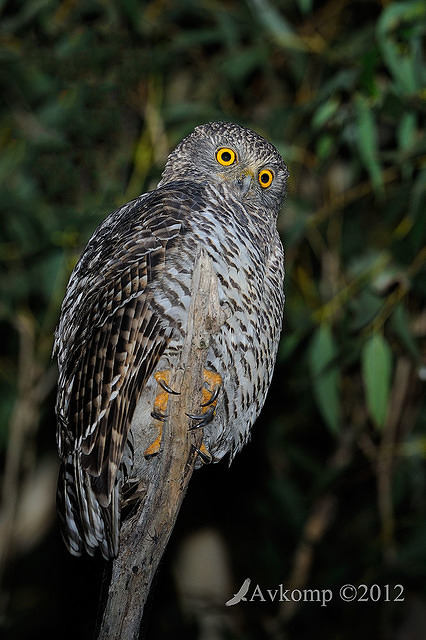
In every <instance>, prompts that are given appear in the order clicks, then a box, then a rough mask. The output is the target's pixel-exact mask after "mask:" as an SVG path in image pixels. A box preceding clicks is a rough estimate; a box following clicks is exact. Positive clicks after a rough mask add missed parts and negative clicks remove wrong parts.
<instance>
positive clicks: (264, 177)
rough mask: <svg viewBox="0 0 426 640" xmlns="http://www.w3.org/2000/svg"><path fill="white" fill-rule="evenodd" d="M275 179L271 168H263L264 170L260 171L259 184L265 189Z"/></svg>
mask: <svg viewBox="0 0 426 640" xmlns="http://www.w3.org/2000/svg"><path fill="white" fill-rule="evenodd" d="M273 179H274V172H273V171H271V170H270V169H262V171H259V176H258V180H259V184H260V186H261V187H263V188H264V189H266V187H269V186H270V185H271V184H272V180H273Z"/></svg>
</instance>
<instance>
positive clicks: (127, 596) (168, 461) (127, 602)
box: [98, 250, 225, 640]
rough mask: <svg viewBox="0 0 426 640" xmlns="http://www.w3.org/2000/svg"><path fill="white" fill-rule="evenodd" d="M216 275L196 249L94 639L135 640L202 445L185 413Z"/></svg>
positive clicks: (196, 388)
mask: <svg viewBox="0 0 426 640" xmlns="http://www.w3.org/2000/svg"><path fill="white" fill-rule="evenodd" d="M224 319H225V318H224V312H223V310H222V309H221V307H220V304H219V296H218V288H217V276H216V274H215V273H214V271H213V266H212V263H211V259H210V258H209V257H208V256H207V254H206V253H205V252H204V251H202V250H199V252H198V255H197V258H196V264H195V269H194V275H193V279H192V297H191V304H190V309H189V317H188V327H187V335H186V338H185V341H184V344H183V347H182V351H181V354H180V360H179V364H178V365H177V366H176V367H175V368H174V369H173V370H172V372H171V377H170V381H171V386H172V388H174V389H176V390H179V391H180V395H175V396H172V395H170V396H169V402H168V405H167V411H168V416H167V419H166V421H165V423H164V427H163V435H162V450H161V451H160V453H159V455H158V456H157V457H156V459H155V466H154V467H153V472H152V474H150V478H149V482H148V483H147V485H148V486H147V492H146V495H145V499H144V500H143V501H142V503H141V504H140V506H139V508H138V510H137V513H136V514H135V515H134V516H133V517H132V518H130V519H129V520H127V521H125V522H124V523H123V526H122V529H121V533H120V551H119V556H118V558H117V559H116V560H114V563H113V568H112V578H111V584H110V587H109V593H108V600H107V603H106V607H105V611H104V616H103V620H102V623H101V628H100V632H99V636H98V640H118V639H119V638H120V639H121V640H136V639H137V638H138V637H139V628H140V624H141V620H142V616H143V610H144V606H145V603H146V600H147V597H148V594H149V589H150V586H151V582H152V579H153V577H154V575H155V572H156V569H157V567H158V564H159V562H160V559H161V557H162V555H163V552H164V550H165V548H166V546H167V543H168V540H169V538H170V534H171V532H172V530H173V527H174V524H175V522H176V519H177V516H178V513H179V509H180V506H181V503H182V500H183V498H184V496H185V493H186V490H187V487H188V484H189V480H190V478H191V475H192V472H193V470H194V465H195V461H196V458H197V454H196V450H195V448H194V447H196V448H199V447H200V445H201V442H202V436H203V434H202V429H196V430H194V431H191V432H188V427H189V421H188V417H187V415H186V414H187V413H191V412H194V411H195V412H199V410H200V409H199V408H200V404H201V402H202V400H201V398H202V386H203V366H204V364H205V360H206V357H207V352H208V349H209V345H210V338H211V336H212V335H213V334H215V333H217V332H218V331H219V329H220V327H221V325H222V324H223V322H224Z"/></svg>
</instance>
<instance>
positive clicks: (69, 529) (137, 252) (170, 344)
mask: <svg viewBox="0 0 426 640" xmlns="http://www.w3.org/2000/svg"><path fill="white" fill-rule="evenodd" d="M219 150H222V151H219ZM287 175H288V172H287V168H286V166H285V164H284V163H283V161H282V159H281V156H280V155H279V153H278V152H277V150H276V149H275V148H274V147H273V146H272V145H271V144H269V143H268V142H267V141H266V140H264V139H263V138H262V137H261V136H259V135H258V134H256V133H254V132H253V131H250V130H248V129H245V128H243V127H240V126H238V125H234V124H230V123H220V122H219V123H211V124H207V125H202V126H200V127H197V128H196V129H195V130H194V132H193V133H192V134H191V135H189V136H188V137H187V138H185V139H184V140H183V141H182V142H181V143H180V144H179V145H178V146H177V147H176V149H175V150H174V151H173V152H172V153H171V154H170V156H169V158H168V160H167V163H166V167H165V169H164V172H163V176H162V179H161V181H160V183H159V185H158V187H157V189H155V190H154V191H152V192H149V193H147V194H144V195H142V196H140V197H139V198H137V199H136V200H134V201H132V202H130V203H128V204H127V205H125V206H124V207H122V208H121V209H119V210H117V211H115V212H113V213H112V214H110V215H109V216H108V217H107V218H106V219H105V220H104V222H102V224H101V225H100V226H99V227H98V228H97V229H96V231H95V232H94V234H93V236H92V238H91V239H90V241H89V243H88V245H87V247H86V249H85V251H84V253H83V255H82V256H81V258H80V260H79V262H78V263H77V265H76V267H75V269H74V271H73V273H72V275H71V278H70V282H69V284H68V288H67V292H66V295H65V299H64V302H63V305H62V311H61V318H60V321H59V324H58V328H57V331H56V335H55V351H56V353H57V356H58V364H59V384H58V397H57V405H56V410H57V417H58V448H59V454H60V457H61V461H62V467H61V475H60V479H59V484H58V507H59V512H60V515H61V519H62V522H63V530H64V538H65V542H66V544H67V546H68V548H69V550H70V551H71V552H72V553H74V554H76V555H79V554H80V553H81V551H82V550H83V548H84V549H86V551H87V552H88V553H91V554H92V553H93V552H94V550H95V549H96V547H98V546H99V547H100V548H101V551H102V553H103V555H104V556H105V557H112V556H114V555H116V554H117V550H118V532H119V520H120V508H121V502H122V499H123V498H122V491H123V486H124V485H125V484H126V483H127V484H128V483H129V481H131V482H133V483H134V484H137V481H138V479H139V478H141V477H143V475H144V465H145V464H149V462H147V461H145V460H144V458H143V455H141V452H140V451H133V436H134V435H135V434H136V433H137V434H138V435H140V434H141V433H142V434H143V435H145V432H146V439H147V446H148V445H149V439H150V438H151V437H152V436H151V433H152V427H151V425H152V421H153V420H152V417H151V416H150V413H151V411H152V406H153V402H154V399H155V395H156V389H157V387H158V385H156V382H155V380H154V373H155V371H158V370H160V369H161V370H164V369H168V368H170V366H171V365H172V364H173V362H174V358H175V357H176V354H177V353H178V351H179V348H180V345H181V344H182V339H183V336H184V334H185V330H186V316H187V313H188V307H189V301H190V296H191V277H192V271H193V267H194V260H195V256H196V254H197V249H198V247H199V246H200V245H201V246H202V247H204V249H205V250H206V252H207V253H208V255H209V256H210V257H211V259H212V262H213V266H214V269H215V271H216V274H217V276H218V283H219V297H220V301H221V304H223V305H225V306H226V309H227V317H228V319H227V320H226V322H225V324H224V325H223V327H222V329H221V331H220V332H219V333H218V335H217V336H215V339H214V340H213V342H212V344H211V347H210V350H209V353H208V357H207V362H206V368H207V369H208V370H210V371H212V372H216V373H218V374H220V376H221V377H222V388H221V392H220V394H219V396H218V401H217V406H216V408H215V415H214V418H213V420H212V421H211V422H210V423H209V424H208V425H207V426H206V427H205V429H204V444H205V446H206V448H207V450H208V451H209V452H210V454H211V455H212V456H213V457H214V459H215V460H219V459H221V458H222V457H223V456H224V455H226V454H228V455H229V456H230V458H231V459H232V457H233V456H234V455H235V453H236V452H237V451H238V450H239V449H240V448H241V446H243V444H244V443H245V442H246V441H247V439H248V437H249V435H250V429H251V427H252V425H253V423H254V422H255V420H256V418H257V416H258V414H259V412H260V409H261V408H262V406H263V403H264V400H265V397H266V393H267V390H268V387H269V384H270V381H271V376H272V371H273V368H274V362H275V356H276V351H277V346H278V340H279V333H280V329H281V321H282V311H283V304H284V297H283V286H282V284H283V277H284V271H283V252H282V246H281V242H280V240H279V237H278V233H277V230H276V218H277V215H278V212H279V209H280V207H281V204H282V201H283V198H284V195H285V187H286V180H287ZM269 181H270V184H269ZM138 441H139V439H138ZM160 455H161V453H160Z"/></svg>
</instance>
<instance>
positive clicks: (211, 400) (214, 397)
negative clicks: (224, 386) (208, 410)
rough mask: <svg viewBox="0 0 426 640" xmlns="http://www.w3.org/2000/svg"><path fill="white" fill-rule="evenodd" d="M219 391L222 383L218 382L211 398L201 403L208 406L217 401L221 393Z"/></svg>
mask: <svg viewBox="0 0 426 640" xmlns="http://www.w3.org/2000/svg"><path fill="white" fill-rule="evenodd" d="M219 391H220V384H218V385H217V386H216V387H215V389H214V391H213V393H212V394H211V396H210V398H209V399H208V400H207V402H203V404H202V405H201V406H202V407H208V406H209V405H211V404H213V402H215V401H216V400H217V397H218V395H219Z"/></svg>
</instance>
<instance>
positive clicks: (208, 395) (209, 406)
mask: <svg viewBox="0 0 426 640" xmlns="http://www.w3.org/2000/svg"><path fill="white" fill-rule="evenodd" d="M203 376H204V387H203V402H202V404H201V411H202V413H201V414H200V415H195V414H192V413H187V414H186V415H187V416H188V418H191V419H192V420H196V423H195V424H193V425H192V426H191V427H189V430H190V431H192V430H193V429H199V428H200V427H205V426H206V425H207V424H209V422H211V421H212V420H213V418H214V415H215V411H216V405H217V398H218V396H219V392H220V388H221V386H222V378H221V376H220V375H219V374H218V373H213V371H208V370H207V369H203ZM209 455H210V454H209Z"/></svg>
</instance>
